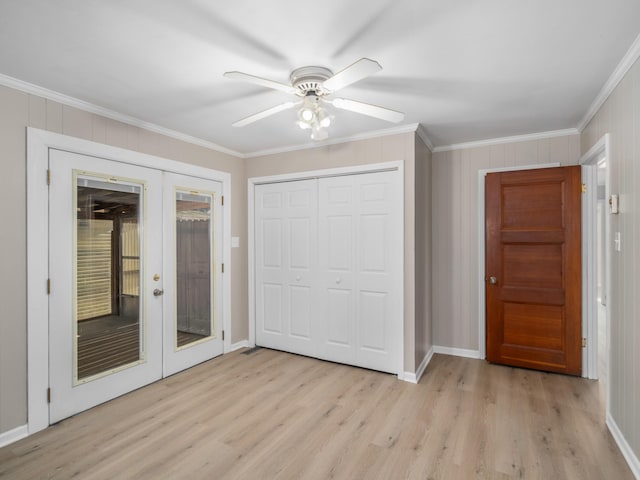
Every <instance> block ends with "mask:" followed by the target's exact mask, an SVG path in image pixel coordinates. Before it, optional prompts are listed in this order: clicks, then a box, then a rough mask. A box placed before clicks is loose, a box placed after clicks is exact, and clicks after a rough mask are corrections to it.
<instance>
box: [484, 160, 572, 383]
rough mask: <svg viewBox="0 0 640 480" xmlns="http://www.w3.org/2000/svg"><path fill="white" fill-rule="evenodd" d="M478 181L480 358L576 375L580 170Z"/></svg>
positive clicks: (496, 175) (505, 175)
mask: <svg viewBox="0 0 640 480" xmlns="http://www.w3.org/2000/svg"><path fill="white" fill-rule="evenodd" d="M485 182H486V183H485V188H486V190H485V192H486V193H485V195H486V199H485V209H486V210H485V219H486V308H487V310H486V319H487V320H486V322H487V329H486V331H487V360H488V361H490V362H494V363H501V364H506V365H513V366H519V367H526V368H533V369H537V370H545V371H551V372H560V373H567V374H571V375H580V374H581V372H582V350H581V348H582V335H581V332H582V326H581V324H582V321H581V279H582V273H581V237H580V234H581V225H580V218H581V214H580V209H581V175H580V167H579V166H572V167H561V168H546V169H539V170H523V171H515V172H502V173H490V174H488V175H487V176H486V180H485Z"/></svg>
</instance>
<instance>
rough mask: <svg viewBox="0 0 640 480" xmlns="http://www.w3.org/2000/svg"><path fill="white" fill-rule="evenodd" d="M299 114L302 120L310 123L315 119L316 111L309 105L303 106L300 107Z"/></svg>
mask: <svg viewBox="0 0 640 480" xmlns="http://www.w3.org/2000/svg"><path fill="white" fill-rule="evenodd" d="M298 115H299V117H300V120H301V121H304V122H307V123H309V122H311V120H313V117H314V116H315V113H314V112H313V110H312V109H310V108H309V107H302V108H301V109H300V112H298Z"/></svg>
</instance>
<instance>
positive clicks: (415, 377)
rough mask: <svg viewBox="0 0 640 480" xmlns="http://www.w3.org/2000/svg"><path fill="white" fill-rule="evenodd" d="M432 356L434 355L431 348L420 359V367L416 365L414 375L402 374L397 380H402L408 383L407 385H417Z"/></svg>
mask: <svg viewBox="0 0 640 480" xmlns="http://www.w3.org/2000/svg"><path fill="white" fill-rule="evenodd" d="M433 354H434V351H433V347H431V348H430V349H429V351H428V352H427V354H426V355H425V356H424V358H423V359H422V361H421V362H420V365H418V369H417V370H416V373H413V372H403V373H402V375H398V379H399V380H404V381H405V382H409V383H418V382H419V381H420V378H421V377H422V374H423V373H424V371H425V369H426V368H427V365H429V362H430V361H431V359H432V358H433Z"/></svg>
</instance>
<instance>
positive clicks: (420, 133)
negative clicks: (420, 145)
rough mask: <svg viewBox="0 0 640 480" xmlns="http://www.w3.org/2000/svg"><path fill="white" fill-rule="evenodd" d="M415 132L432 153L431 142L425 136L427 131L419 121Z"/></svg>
mask: <svg viewBox="0 0 640 480" xmlns="http://www.w3.org/2000/svg"><path fill="white" fill-rule="evenodd" d="M416 134H417V135H418V136H419V137H420V139H421V140H422V141H423V142H424V144H425V145H426V146H427V148H428V149H429V150H431V152H432V153H433V143H431V140H430V139H429V137H428V136H427V131H426V130H425V128H424V127H423V126H422V124H421V123H419V124H418V128H417V129H416Z"/></svg>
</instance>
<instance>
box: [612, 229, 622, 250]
mask: <svg viewBox="0 0 640 480" xmlns="http://www.w3.org/2000/svg"><path fill="white" fill-rule="evenodd" d="M613 248H614V249H615V251H616V252H620V251H621V247H620V232H616V233H615V234H614V235H613Z"/></svg>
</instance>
